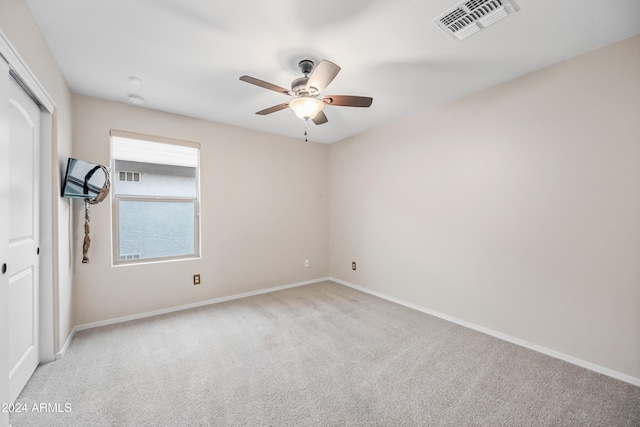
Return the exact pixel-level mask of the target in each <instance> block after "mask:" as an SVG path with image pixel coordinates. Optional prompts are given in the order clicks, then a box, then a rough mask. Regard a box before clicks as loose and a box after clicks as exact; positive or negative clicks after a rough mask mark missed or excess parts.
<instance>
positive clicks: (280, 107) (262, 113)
mask: <svg viewBox="0 0 640 427" xmlns="http://www.w3.org/2000/svg"><path fill="white" fill-rule="evenodd" d="M288 106H289V103H288V102H285V103H284V104H279V105H274V106H273V107H269V108H265V109H264V110H260V111H258V112H257V113H256V114H258V115H260V116H266V115H267V114H271V113H275V112H276V111H280V110H284V109H285V108H287V107H288Z"/></svg>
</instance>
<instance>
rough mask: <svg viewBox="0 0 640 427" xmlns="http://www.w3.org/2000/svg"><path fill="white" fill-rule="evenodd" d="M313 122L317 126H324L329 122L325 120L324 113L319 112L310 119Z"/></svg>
mask: <svg viewBox="0 0 640 427" xmlns="http://www.w3.org/2000/svg"><path fill="white" fill-rule="evenodd" d="M311 120H313V123H315V124H317V125H322V124H325V123H327V122H328V121H329V119H327V116H326V115H325V114H324V111H320V112H319V113H318V114H316V116H315V117H314V118H313V119H311Z"/></svg>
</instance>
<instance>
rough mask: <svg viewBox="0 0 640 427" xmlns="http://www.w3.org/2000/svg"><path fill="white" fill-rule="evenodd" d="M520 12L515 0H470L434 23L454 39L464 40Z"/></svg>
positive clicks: (455, 7)
mask: <svg viewBox="0 0 640 427" xmlns="http://www.w3.org/2000/svg"><path fill="white" fill-rule="evenodd" d="M518 10H520V8H519V7H518V5H517V4H516V3H515V1H514V0H469V1H466V2H464V3H461V4H459V5H457V6H454V7H453V8H452V9H450V10H449V11H447V12H446V13H445V14H444V15H441V16H440V17H438V18H436V19H435V20H434V21H433V22H434V23H435V24H436V25H437V26H438V27H440V28H442V30H443V31H444V32H445V33H447V34H448V35H449V36H451V37H453V38H454V39H456V40H464V39H466V38H467V37H469V36H470V35H472V34H475V33H477V32H478V31H480V30H481V29H483V28H486V27H488V26H489V25H491V24H493V23H495V22H497V21H499V20H501V19H502V18H506V17H507V16H508V15H510V14H512V13H515V12H517V11H518Z"/></svg>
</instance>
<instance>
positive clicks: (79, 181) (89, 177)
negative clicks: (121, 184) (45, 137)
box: [62, 158, 111, 264]
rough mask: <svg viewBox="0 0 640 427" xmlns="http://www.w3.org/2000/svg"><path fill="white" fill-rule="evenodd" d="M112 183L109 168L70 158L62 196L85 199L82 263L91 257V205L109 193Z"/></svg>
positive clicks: (85, 262)
mask: <svg viewBox="0 0 640 427" xmlns="http://www.w3.org/2000/svg"><path fill="white" fill-rule="evenodd" d="M110 187H111V183H110V181H109V169H107V167H106V166H102V165H99V164H95V163H90V162H85V161H84V160H78V159H74V158H69V161H68V162H67V172H66V174H65V177H64V183H63V185H62V197H69V198H72V199H84V242H83V244H82V263H83V264H87V263H88V262H89V257H88V256H87V254H88V252H89V246H90V245H91V238H90V237H89V230H90V228H89V221H90V218H91V215H90V213H91V209H90V207H91V205H94V204H96V203H100V202H101V201H103V200H104V199H105V198H106V197H107V196H108V195H109V189H110Z"/></svg>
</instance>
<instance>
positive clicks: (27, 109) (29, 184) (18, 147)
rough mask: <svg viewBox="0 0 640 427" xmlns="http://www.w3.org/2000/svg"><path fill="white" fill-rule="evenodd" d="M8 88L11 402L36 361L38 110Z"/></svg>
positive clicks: (17, 91) (18, 91) (16, 90)
mask: <svg viewBox="0 0 640 427" xmlns="http://www.w3.org/2000/svg"><path fill="white" fill-rule="evenodd" d="M2 78H5V79H9V76H8V75H4V76H3V77H2ZM9 86H10V87H9V99H8V102H9V117H8V118H9V242H8V246H9V254H8V257H7V262H6V264H7V271H6V275H7V282H8V283H7V287H8V289H7V291H8V292H7V293H6V294H7V295H8V301H7V302H8V304H6V305H4V307H3V308H5V309H7V308H8V311H9V322H8V324H9V325H8V326H9V342H8V348H9V399H10V402H13V401H15V399H16V398H17V397H18V395H19V394H20V392H21V391H22V388H23V387H24V385H25V384H26V383H27V381H28V380H29V378H30V377H31V374H33V371H34V370H35V369H36V367H37V366H38V363H39V352H38V311H39V306H38V290H39V281H38V255H39V252H40V249H39V248H38V244H39V230H38V224H39V215H38V212H39V188H38V187H39V181H40V180H39V177H40V173H39V167H38V165H39V164H40V155H39V154H40V153H39V151H40V150H39V147H40V110H39V109H38V107H37V106H36V104H35V103H34V102H33V100H32V99H31V98H29V97H28V96H27V95H26V94H25V93H24V92H23V91H22V89H20V87H19V86H18V85H17V84H15V83H14V82H13V81H12V82H11V84H10V85H9ZM5 102H7V101H6V100H5ZM5 111H6V110H5Z"/></svg>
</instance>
